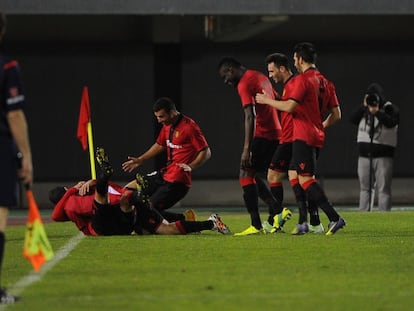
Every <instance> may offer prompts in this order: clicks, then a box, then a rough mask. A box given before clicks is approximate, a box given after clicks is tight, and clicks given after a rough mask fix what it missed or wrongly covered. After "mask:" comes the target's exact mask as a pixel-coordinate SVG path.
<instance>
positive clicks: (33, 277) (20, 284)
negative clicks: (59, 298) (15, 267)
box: [0, 233, 85, 310]
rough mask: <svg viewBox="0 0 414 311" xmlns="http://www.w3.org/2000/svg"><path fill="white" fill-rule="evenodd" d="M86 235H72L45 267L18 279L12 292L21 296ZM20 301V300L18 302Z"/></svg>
mask: <svg viewBox="0 0 414 311" xmlns="http://www.w3.org/2000/svg"><path fill="white" fill-rule="evenodd" d="M84 237H85V235H84V234H83V233H79V234H77V235H75V236H74V237H72V239H70V240H69V242H68V243H66V244H65V245H64V246H62V247H61V248H60V249H59V250H58V251H57V253H55V256H54V257H53V258H52V259H51V260H50V261H47V262H46V263H45V264H44V265H43V267H42V268H41V269H40V271H39V272H35V271H32V272H31V273H29V274H28V275H26V276H24V277H23V278H21V279H20V280H19V281H17V282H16V283H15V284H14V285H13V286H12V287H11V288H10V293H12V294H13V295H16V296H19V295H20V293H22V292H23V291H24V290H25V289H26V287H28V286H30V285H31V284H33V283H35V282H37V281H40V280H41V279H42V277H43V276H44V275H45V274H46V273H47V272H48V271H49V270H50V269H52V268H53V267H54V266H55V265H56V264H57V263H58V262H59V261H61V260H62V259H63V258H65V257H66V256H67V255H69V253H70V252H71V251H72V250H73V249H74V248H75V247H76V246H77V245H78V244H79V242H80V241H81V240H82V239H83V238H84ZM17 303H18V302H17ZM1 307H2V306H0V310H4V308H1ZM3 307H6V305H3Z"/></svg>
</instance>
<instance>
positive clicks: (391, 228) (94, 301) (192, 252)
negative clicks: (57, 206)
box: [2, 209, 414, 311]
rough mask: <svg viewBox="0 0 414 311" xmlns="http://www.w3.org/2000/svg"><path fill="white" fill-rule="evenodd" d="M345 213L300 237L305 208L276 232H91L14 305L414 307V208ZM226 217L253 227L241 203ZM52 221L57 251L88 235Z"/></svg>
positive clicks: (9, 282)
mask: <svg viewBox="0 0 414 311" xmlns="http://www.w3.org/2000/svg"><path fill="white" fill-rule="evenodd" d="M212 211H214V210H212ZM198 212H199V213H198V216H199V219H205V218H207V217H208V213H207V212H206V209H200V210H199V211H198ZM264 215H266V214H265V213H262V216H263V219H264ZM341 215H342V216H343V217H344V218H345V219H346V220H347V223H348V224H347V226H346V228H345V229H344V230H340V231H339V232H338V233H337V234H335V235H334V236H325V235H318V234H307V235H304V236H292V235H291V234H290V231H291V230H292V229H293V227H294V225H295V223H296V220H297V214H296V213H295V214H294V216H293V218H292V220H290V221H289V222H288V223H287V224H286V225H285V231H286V233H278V234H274V235H255V236H247V237H234V236H223V235H220V234H218V233H215V232H210V231H209V232H206V231H205V232H203V233H201V234H191V235H187V236H120V237H119V236H118V237H85V238H84V239H82V240H81V241H80V242H79V244H78V245H77V246H76V247H75V248H74V249H73V250H72V251H71V252H70V253H69V254H68V255H67V256H66V257H64V258H63V259H62V260H60V261H59V262H58V263H57V264H56V265H55V266H53V267H52V268H51V269H50V270H49V271H48V272H47V273H45V274H44V275H43V276H42V277H41V278H40V280H39V281H38V282H34V283H33V284H31V285H29V286H27V287H26V288H24V290H23V291H22V292H21V296H22V301H21V302H19V303H16V304H14V305H10V306H7V310H31V311H33V310H180V311H182V310H196V311H197V310H209V311H211V310H238V311H239V310H249V311H255V310H295V311H296V310H364V311H365V310H393V311H394V310H414V283H413V277H414V212H413V211H393V212H390V213H379V212H372V213H359V212H355V211H346V210H344V211H341ZM220 216H221V217H222V219H223V221H224V222H225V223H227V224H228V225H229V227H230V228H231V230H232V231H233V232H237V231H241V230H243V229H245V228H246V227H247V226H248V225H249V218H248V216H247V214H246V213H244V212H240V210H239V212H231V211H230V210H229V209H226V210H224V211H223V212H222V213H220ZM321 219H322V221H323V224H324V225H325V229H326V224H327V219H326V217H325V216H324V215H321ZM45 228H46V232H47V234H48V237H49V240H50V242H51V244H52V246H53V248H54V250H55V253H58V252H59V250H60V248H61V247H63V246H64V245H66V243H67V242H68V241H69V240H70V239H71V238H72V237H73V236H75V235H77V234H78V231H77V230H76V228H75V226H74V225H73V224H72V223H47V224H45ZM24 232H25V226H12V227H8V229H7V244H6V253H5V260H4V264H3V275H2V278H3V286H6V287H8V288H9V289H10V290H11V291H13V286H14V285H15V284H16V282H18V281H19V280H20V279H22V278H25V277H26V276H27V275H29V274H30V273H31V271H32V270H31V266H30V264H29V263H28V262H27V261H26V260H25V259H24V258H23V256H22V247H23V240H24Z"/></svg>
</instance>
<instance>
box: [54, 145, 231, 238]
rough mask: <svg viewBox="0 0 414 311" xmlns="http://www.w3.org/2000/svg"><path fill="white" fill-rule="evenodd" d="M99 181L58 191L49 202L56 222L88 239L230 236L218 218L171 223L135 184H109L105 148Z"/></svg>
mask: <svg viewBox="0 0 414 311" xmlns="http://www.w3.org/2000/svg"><path fill="white" fill-rule="evenodd" d="M96 159H97V163H98V174H97V179H96V180H89V181H87V182H79V183H77V184H76V185H75V186H73V187H71V188H69V189H67V188H65V187H56V188H54V189H52V190H51V191H50V192H49V199H50V200H51V201H52V202H53V203H54V204H55V205H56V206H55V208H54V210H53V213H52V219H53V220H54V221H73V222H74V223H75V224H76V226H77V227H78V229H79V230H80V231H82V232H83V233H84V234H85V235H93V236H99V235H129V234H132V233H136V234H144V233H149V234H164V235H173V234H187V233H192V232H200V231H203V230H213V231H217V232H220V233H222V234H228V233H230V230H229V228H228V227H227V226H226V225H225V224H224V223H223V222H222V221H221V219H220V217H219V216H218V215H217V214H212V215H211V216H210V217H209V218H208V220H206V221H187V220H179V221H176V222H172V223H169V222H168V221H166V220H165V219H164V218H163V217H162V216H161V215H160V213H159V212H158V211H156V210H155V209H153V208H152V207H151V206H150V204H149V203H148V200H147V199H146V198H145V197H142V196H141V195H140V192H139V191H137V190H136V188H135V189H131V186H132V185H134V184H135V185H136V183H135V182H132V183H129V184H128V185H127V186H126V187H121V186H119V185H117V184H115V183H112V182H110V181H109V178H110V177H111V176H112V173H113V168H112V166H111V164H110V163H109V161H108V157H107V155H106V154H105V151H104V149H103V148H97V156H96Z"/></svg>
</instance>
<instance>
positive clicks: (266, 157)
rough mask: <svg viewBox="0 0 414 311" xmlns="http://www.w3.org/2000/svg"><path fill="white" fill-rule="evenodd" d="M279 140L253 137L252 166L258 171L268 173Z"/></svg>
mask: <svg viewBox="0 0 414 311" xmlns="http://www.w3.org/2000/svg"><path fill="white" fill-rule="evenodd" d="M278 145H279V142H278V141H277V140H268V139H265V138H261V137H255V138H253V142H252V168H253V169H254V170H255V171H256V172H261V173H266V172H267V170H268V168H269V165H270V161H271V160H272V157H273V154H274V153H275V151H276V148H277V146H278Z"/></svg>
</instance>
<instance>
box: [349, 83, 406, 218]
mask: <svg viewBox="0 0 414 311" xmlns="http://www.w3.org/2000/svg"><path fill="white" fill-rule="evenodd" d="M350 120H351V122H352V123H353V124H355V125H357V126H358V135H357V143H358V149H359V157H358V178H359V184H360V196H359V210H361V211H371V210H372V207H373V205H374V197H375V189H376V190H377V192H378V210H380V211H390V210H391V181H392V172H393V158H394V151H395V147H396V146H397V130H398V123H399V111H398V108H397V107H396V106H395V105H393V104H392V103H391V102H390V101H387V100H386V99H385V96H384V91H383V89H382V87H381V86H380V85H379V84H377V83H372V84H371V85H369V87H368V89H367V91H366V94H365V96H364V101H363V105H362V106H360V107H358V109H357V110H355V111H354V112H353V113H352V114H351V118H350Z"/></svg>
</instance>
